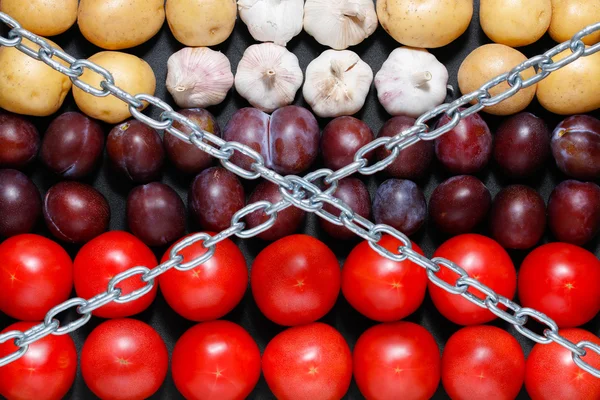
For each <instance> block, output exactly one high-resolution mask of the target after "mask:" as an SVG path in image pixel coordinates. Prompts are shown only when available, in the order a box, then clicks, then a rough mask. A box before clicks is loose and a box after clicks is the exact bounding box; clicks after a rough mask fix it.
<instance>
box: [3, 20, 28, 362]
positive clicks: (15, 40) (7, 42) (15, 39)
mask: <svg viewBox="0 0 600 400" xmlns="http://www.w3.org/2000/svg"><path fill="white" fill-rule="evenodd" d="M0 21H2V22H4V24H6V25H7V26H8V27H9V28H11V31H9V36H10V37H8V38H5V37H3V36H2V35H0V46H6V47H15V46H17V45H18V44H19V43H21V40H23V38H22V37H21V36H18V35H10V32H12V29H19V28H21V24H19V23H18V22H17V21H16V20H15V19H13V18H12V17H10V16H9V15H7V14H5V13H2V12H0ZM0 343H4V342H0ZM0 364H1V363H0Z"/></svg>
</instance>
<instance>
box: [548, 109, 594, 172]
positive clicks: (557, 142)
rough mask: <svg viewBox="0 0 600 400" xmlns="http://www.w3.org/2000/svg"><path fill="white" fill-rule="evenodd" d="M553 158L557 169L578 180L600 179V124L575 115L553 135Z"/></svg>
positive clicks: (591, 118)
mask: <svg viewBox="0 0 600 400" xmlns="http://www.w3.org/2000/svg"><path fill="white" fill-rule="evenodd" d="M551 143H552V154H553V155H554V159H555V160H556V165H557V166H558V168H559V169H560V170H561V171H562V172H564V173H565V174H566V175H568V176H570V177H572V178H575V179H581V180H593V179H598V178H600V120H598V119H596V118H594V117H591V116H589V115H574V116H572V117H569V118H567V119H565V120H564V121H562V122H561V123H560V124H558V126H557V127H556V128H555V129H554V131H553V132H552V142H551Z"/></svg>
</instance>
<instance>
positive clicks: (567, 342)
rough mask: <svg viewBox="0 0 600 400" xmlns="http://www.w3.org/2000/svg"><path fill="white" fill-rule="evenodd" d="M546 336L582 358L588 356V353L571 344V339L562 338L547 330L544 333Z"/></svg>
mask: <svg viewBox="0 0 600 400" xmlns="http://www.w3.org/2000/svg"><path fill="white" fill-rule="evenodd" d="M544 336H546V337H547V338H548V339H550V340H552V341H553V342H554V343H556V344H559V345H561V346H562V347H564V348H565V349H567V350H569V351H570V352H571V353H573V354H577V355H579V356H580V357H583V356H585V354H586V351H585V350H584V349H582V348H580V347H577V344H575V343H573V342H571V341H570V340H569V339H566V338H564V337H562V336H560V335H559V334H558V333H556V332H553V331H552V330H550V329H546V330H545V331H544Z"/></svg>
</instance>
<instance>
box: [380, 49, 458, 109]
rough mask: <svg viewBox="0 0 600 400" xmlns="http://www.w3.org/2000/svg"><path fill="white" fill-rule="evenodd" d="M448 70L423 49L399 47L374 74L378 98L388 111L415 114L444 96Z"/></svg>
mask: <svg viewBox="0 0 600 400" xmlns="http://www.w3.org/2000/svg"><path fill="white" fill-rule="evenodd" d="M447 84H448V70H447V69H446V67H445V66H444V64H442V63H440V62H439V61H438V60H437V58H435V56H434V55H433V54H431V53H429V52H428V51H427V50H425V49H417V48H411V47H400V48H398V49H396V50H394V51H392V53H391V54H390V56H389V57H388V59H387V60H386V61H385V62H384V63H383V65H382V66H381V69H380V70H379V72H378V73H377V75H376V76H375V88H376V89H377V97H378V98H379V102H380V103H381V105H382V106H383V107H384V108H385V109H386V111H387V112H388V113H390V114H391V115H405V116H408V117H413V118H416V117H418V116H419V115H421V114H423V113H424V112H426V111H428V110H430V109H432V108H434V107H436V106H438V105H440V104H442V103H443V102H444V99H445V98H446V93H447Z"/></svg>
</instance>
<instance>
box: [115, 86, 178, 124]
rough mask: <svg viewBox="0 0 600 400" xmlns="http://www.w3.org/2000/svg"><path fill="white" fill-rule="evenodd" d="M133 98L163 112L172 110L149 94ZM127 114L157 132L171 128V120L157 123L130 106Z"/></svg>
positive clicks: (162, 120)
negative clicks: (157, 130)
mask: <svg viewBox="0 0 600 400" xmlns="http://www.w3.org/2000/svg"><path fill="white" fill-rule="evenodd" d="M110 83H114V82H110ZM133 97H134V98H135V99H136V100H138V101H140V102H144V101H145V102H147V103H149V104H152V105H153V106H156V107H158V108H160V109H161V110H162V111H163V112H165V111H173V108H172V107H171V106H170V105H168V104H167V103H166V102H164V101H162V100H161V99H159V98H158V97H154V96H150V95H149V94H143V93H142V94H136V95H135V96H133ZM142 104H143V103H142ZM129 112H130V113H131V115H132V116H133V118H135V119H137V120H138V121H141V122H143V123H144V124H146V125H148V126H149V127H151V128H154V129H159V130H162V129H168V128H170V127H171V125H173V120H172V119H166V120H165V119H162V118H161V120H160V121H157V120H155V119H152V118H150V117H149V116H147V115H145V114H143V113H142V111H141V110H140V108H136V107H135V106H134V105H132V104H130V105H129ZM161 114H162V113H161Z"/></svg>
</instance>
